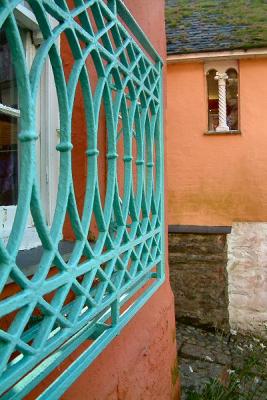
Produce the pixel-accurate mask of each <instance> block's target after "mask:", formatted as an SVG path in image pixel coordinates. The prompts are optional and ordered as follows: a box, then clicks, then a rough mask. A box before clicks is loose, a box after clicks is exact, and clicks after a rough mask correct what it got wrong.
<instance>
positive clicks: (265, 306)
mask: <svg viewBox="0 0 267 400" xmlns="http://www.w3.org/2000/svg"><path fill="white" fill-rule="evenodd" d="M228 258H229V260H228V265H227V270H228V277H229V278H228V279H229V317H230V325H231V327H232V328H234V329H238V330H241V331H245V332H247V331H250V332H253V333H256V334H259V333H260V334H265V335H266V326H265V325H266V323H267V223H263V222H260V223H246V222H240V223H234V224H233V226H232V232H231V235H229V237H228Z"/></svg>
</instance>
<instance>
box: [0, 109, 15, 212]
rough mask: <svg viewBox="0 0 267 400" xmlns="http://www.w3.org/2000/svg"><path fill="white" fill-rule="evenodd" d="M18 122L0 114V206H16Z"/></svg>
mask: <svg viewBox="0 0 267 400" xmlns="http://www.w3.org/2000/svg"><path fill="white" fill-rule="evenodd" d="M17 125H18V120H17V119H16V118H13V117H9V116H7V115H4V114H0V206H10V205H15V204H17V198H18V145H17Z"/></svg>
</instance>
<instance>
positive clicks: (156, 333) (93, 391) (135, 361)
mask: <svg viewBox="0 0 267 400" xmlns="http://www.w3.org/2000/svg"><path fill="white" fill-rule="evenodd" d="M125 3H126V5H127V6H128V7H129V9H130V10H131V11H132V13H133V15H134V16H135V18H136V19H137V21H138V22H139V24H140V25H141V26H142V28H143V29H144V31H145V32H146V34H147V36H148V37H149V38H150V40H151V41H152V43H153V44H154V46H155V47H156V49H157V50H158V51H159V52H160V54H161V55H162V57H163V58H165V27H164V1H163V0H157V1H156V2H155V1H154V0H145V1H144V0H127V1H125ZM148 10H149V14H148ZM63 46H64V43H63V44H62V48H61V54H64V51H65V52H66V53H65V54H68V53H67V51H68V50H66V49H65V50H64V47H63ZM70 64H71V61H70ZM79 99H80V98H79V97H77V98H76V102H77V103H76V105H75V106H76V107H77V116H76V117H75V118H74V125H73V130H74V131H75V129H77V130H78V128H80V130H79V132H81V130H82V126H83V120H82V119H80V120H79V115H80V114H81V113H82V109H83V106H82V104H79V101H81V100H79ZM78 121H80V125H79V124H78ZM74 133H75V132H74ZM73 143H74V147H75V146H76V147H77V148H78V149H81V152H84V149H85V148H86V144H85V138H84V139H83V140H82V139H81V135H80V136H79V138H78V139H77V140H76V139H75V138H73ZM100 151H102V152H104V153H105V143H102V144H100ZM73 159H74V165H73V168H74V174H76V175H75V176H76V179H79V180H78V182H77V185H76V187H75V189H76V194H77V198H78V202H79V205H80V207H81V206H82V199H83V185H84V182H85V176H86V170H85V165H86V160H85V159H84V157H82V156H81V155H80V156H79V151H76V155H74V157H73ZM103 168H104V167H103ZM102 172H103V170H102ZM102 175H103V176H104V175H105V174H104V172H103V174H102ZM103 181H104V179H103ZM65 235H66V236H67V237H68V235H69V236H70V238H71V237H72V234H71V230H70V226H69V225H67V226H66V230H65ZM166 236H167V235H166ZM166 265H167V252H166ZM83 348H86V343H85V344H84V345H83ZM77 354H78V352H76V353H74V354H72V356H71V357H70V359H69V360H67V363H68V362H70V361H73V360H75V358H76V357H77ZM176 357H177V352H176V330H175V319H174V302H173V294H172V292H171V289H170V284H169V278H168V273H167V279H166V282H165V284H164V285H163V286H162V287H161V288H160V290H159V291H158V292H157V293H155V294H154V296H153V297H152V298H151V299H150V300H149V301H148V303H147V304H146V305H145V306H144V307H143V308H142V309H141V310H140V311H139V313H138V314H137V315H136V316H135V318H134V319H133V320H131V322H130V323H129V324H128V325H127V326H126V327H125V328H124V329H123V330H122V332H121V333H120V335H119V336H118V337H117V338H116V339H115V340H114V341H113V342H111V343H110V344H109V345H108V347H107V348H106V349H105V350H104V351H103V352H102V354H101V355H100V356H99V357H98V358H97V359H96V360H95V361H94V362H93V364H92V365H91V366H90V367H89V368H88V369H87V370H86V371H85V372H84V373H83V374H82V375H81V376H80V378H79V379H78V380H77V381H76V382H75V383H74V384H73V385H72V386H71V388H70V389H69V390H68V391H67V392H66V393H65V394H64V395H63V397H62V399H64V400H72V399H77V400H155V399H157V400H174V399H176V400H177V399H179V394H178V389H179V387H178V385H179V382H178V369H177V358H176ZM67 363H65V366H66V364H67ZM55 374H56V372H55ZM55 374H54V375H52V377H51V376H50V377H49V381H50V382H51V379H52V380H53V379H54V378H55ZM47 383H48V380H46V381H45V382H43V383H42V384H41V385H39V387H38V388H37V389H36V390H35V392H34V393H32V394H31V396H29V399H31V400H32V399H33V398H36V395H37V393H40V391H42V390H43V389H44V387H45V386H46V385H47Z"/></svg>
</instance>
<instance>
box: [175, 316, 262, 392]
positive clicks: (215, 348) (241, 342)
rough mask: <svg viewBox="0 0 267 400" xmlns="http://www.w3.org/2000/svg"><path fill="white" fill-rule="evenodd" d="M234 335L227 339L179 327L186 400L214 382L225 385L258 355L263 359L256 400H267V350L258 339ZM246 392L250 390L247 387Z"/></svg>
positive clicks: (191, 328) (258, 374)
mask: <svg viewBox="0 0 267 400" xmlns="http://www.w3.org/2000/svg"><path fill="white" fill-rule="evenodd" d="M233 333H234V334H229V335H223V334H222V333H220V332H217V333H216V332H209V331H206V330H203V329H201V328H199V327H193V326H189V325H184V324H181V323H178V326H177V343H178V361H179V364H180V379H181V388H182V400H186V399H187V391H188V390H200V389H201V388H202V387H203V386H204V385H205V384H206V383H207V382H208V381H209V380H210V379H211V378H219V379H220V380H222V381H224V380H225V379H227V378H228V376H229V373H231V371H236V369H238V368H240V367H242V366H243V365H244V360H246V359H247V358H248V357H251V355H252V354H253V355H254V354H256V357H258V358H259V361H260V362H259V363H257V364H258V365H257V370H254V374H253V375H252V378H251V380H252V381H253V380H254V379H255V382H257V387H256V390H255V392H256V393H255V396H254V397H253V400H267V365H266V364H267V363H266V361H267V347H266V348H265V345H266V343H265V342H264V343H262V342H261V341H260V340H258V339H255V338H254V339H253V338H249V337H245V336H241V335H236V334H235V332H233ZM243 390H244V391H246V390H247V389H246V388H245V387H243Z"/></svg>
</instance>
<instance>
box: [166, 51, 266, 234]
mask: <svg viewBox="0 0 267 400" xmlns="http://www.w3.org/2000/svg"><path fill="white" fill-rule="evenodd" d="M167 70H168V72H167V93H168V99H167V151H168V182H169V185H168V197H169V201H168V222H169V224H182V225H211V226H212V225H231V224H232V222H233V221H266V220H267V185H266V182H267V118H266V110H267V75H266V70H267V58H264V59H247V60H245V59H244V60H240V61H239V73H240V93H239V96H240V97H239V98H240V128H241V134H240V135H235V136H233V135H232V136H231V135H215V136H207V135H204V132H205V131H206V130H207V105H206V104H207V98H206V86H205V74H204V65H203V63H184V64H171V65H168V68H167Z"/></svg>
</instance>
